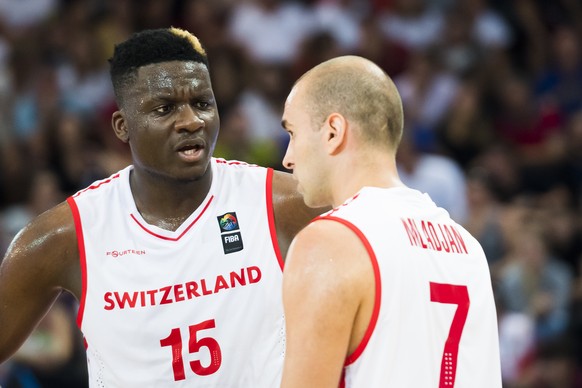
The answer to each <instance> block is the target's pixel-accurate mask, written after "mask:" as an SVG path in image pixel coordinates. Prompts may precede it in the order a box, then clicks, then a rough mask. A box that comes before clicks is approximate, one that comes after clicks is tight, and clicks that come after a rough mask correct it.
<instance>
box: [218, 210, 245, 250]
mask: <svg viewBox="0 0 582 388" xmlns="http://www.w3.org/2000/svg"><path fill="white" fill-rule="evenodd" d="M216 219H217V220H218V226H219V227H220V237H221V239H222V247H223V248H224V254H229V253H234V252H238V251H242V249H243V240H242V235H241V232H240V231H238V230H240V226H239V224H238V219H237V216H236V213H235V212H228V213H224V214H223V215H221V216H218V217H216Z"/></svg>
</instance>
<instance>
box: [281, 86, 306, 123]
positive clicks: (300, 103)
mask: <svg viewBox="0 0 582 388" xmlns="http://www.w3.org/2000/svg"><path fill="white" fill-rule="evenodd" d="M304 89H305V87H304V85H303V83H301V82H299V83H297V84H296V85H295V86H293V89H291V92H289V95H288V96H287V100H286V101H285V110H284V115H293V116H295V115H298V114H301V113H306V110H305V109H304V107H305V103H306V101H305V90H304Z"/></svg>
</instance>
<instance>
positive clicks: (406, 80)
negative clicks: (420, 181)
mask: <svg viewBox="0 0 582 388" xmlns="http://www.w3.org/2000/svg"><path fill="white" fill-rule="evenodd" d="M394 82H395V83H396V87H397V88H398V91H399V92H400V95H401V97H402V105H403V108H404V126H405V132H409V133H410V134H411V136H413V138H414V139H415V140H414V141H415V142H416V145H417V147H418V148H419V150H420V151H422V152H431V151H432V152H434V151H436V150H437V148H438V147H437V133H436V132H437V127H438V125H439V124H440V122H441V120H443V118H444V117H445V115H446V113H447V111H448V110H449V109H450V108H451V105H452V103H453V100H454V98H455V96H456V95H457V92H458V88H459V82H458V79H457V78H456V77H455V76H454V75H452V74H451V73H449V72H447V71H446V70H443V69H442V68H441V66H440V63H439V61H438V58H437V57H436V55H435V52H434V51H423V52H415V53H413V54H412V57H411V58H410V62H409V64H408V67H407V68H406V70H405V71H404V72H403V73H401V74H400V75H399V76H397V77H396V78H395V79H394Z"/></svg>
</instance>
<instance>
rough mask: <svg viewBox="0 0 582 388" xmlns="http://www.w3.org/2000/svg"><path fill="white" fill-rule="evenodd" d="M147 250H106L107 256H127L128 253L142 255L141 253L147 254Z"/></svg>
mask: <svg viewBox="0 0 582 388" xmlns="http://www.w3.org/2000/svg"><path fill="white" fill-rule="evenodd" d="M145 254H146V251H145V250H143V249H121V250H119V251H117V250H113V251H108V252H105V255H106V256H111V257H115V258H117V257H121V256H126V255H137V256H141V255H145Z"/></svg>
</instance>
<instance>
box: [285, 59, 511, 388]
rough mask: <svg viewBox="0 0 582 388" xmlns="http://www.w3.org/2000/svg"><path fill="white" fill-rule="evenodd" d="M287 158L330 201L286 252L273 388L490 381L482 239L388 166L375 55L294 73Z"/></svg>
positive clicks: (490, 384)
mask: <svg viewBox="0 0 582 388" xmlns="http://www.w3.org/2000/svg"><path fill="white" fill-rule="evenodd" d="M283 126H284V128H285V129H286V131H287V132H288V133H289V135H290V142H289V146H288V148H287V153H286V155H285V158H284V160H283V164H284V166H285V167H287V168H289V169H292V170H293V175H294V176H295V178H296V179H297V182H298V187H299V190H300V192H302V193H303V196H304V199H305V202H306V203H307V204H308V205H309V206H313V207H317V206H332V207H333V208H334V209H333V210H332V211H330V212H327V213H325V214H323V215H322V216H320V217H318V218H316V219H315V220H314V221H313V222H312V223H310V224H309V225H308V226H307V227H305V228H304V229H303V230H302V231H301V232H299V233H298V234H297V236H296V237H295V239H294V241H293V243H292V245H291V248H290V249H289V254H288V257H287V262H286V264H285V272H284V275H283V301H284V306H285V317H286V319H287V321H286V328H287V338H286V340H287V348H286V355H285V367H284V372H283V382H282V387H283V388H306V387H317V388H332V387H333V388H336V387H338V384H339V385H340V386H341V387H345V388H372V387H373V388H376V387H382V388H403V387H410V388H428V387H433V388H436V387H439V388H467V387H468V388H500V387H501V366H500V361H499V338H498V335H497V315H496V309H495V303H494V298H493V289H492V285H491V277H490V274H489V266H488V263H487V259H486V257H485V254H484V253H483V249H482V248H481V246H480V244H479V242H478V241H477V240H476V239H475V238H474V237H473V236H471V235H470V234H469V233H468V232H467V231H466V230H465V229H464V228H463V227H462V226H461V225H459V224H457V223H456V222H455V221H453V220H452V219H451V217H450V216H449V214H448V212H447V211H446V210H444V209H442V208H439V207H437V206H436V205H435V203H434V202H433V201H432V200H431V198H430V197H429V196H428V195H427V194H424V193H421V192H419V191H417V190H413V189H411V188H408V187H406V186H405V185H404V184H403V183H402V182H401V181H400V179H399V177H398V171H397V168H396V157H395V155H396V152H397V150H398V145H399V143H400V139H401V137H402V129H403V114H402V103H401V100H400V95H399V93H398V90H397V89H396V87H395V85H394V83H393V82H392V80H391V79H390V77H388V75H387V74H386V73H385V72H384V71H382V69H380V68H379V67H378V66H377V65H376V64H374V63H372V62H371V61H369V60H367V59H364V58H361V57H357V56H344V57H338V58H333V59H331V60H329V61H326V62H324V63H322V64H320V65H318V66H316V67H315V68H313V69H312V70H310V71H309V72H307V73H306V74H305V75H304V76H302V77H301V78H300V79H299V80H298V81H297V83H296V84H295V85H294V87H293V89H292V90H291V92H290V94H289V97H288V98H287V101H286V103H285V109H284V113H283Z"/></svg>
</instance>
